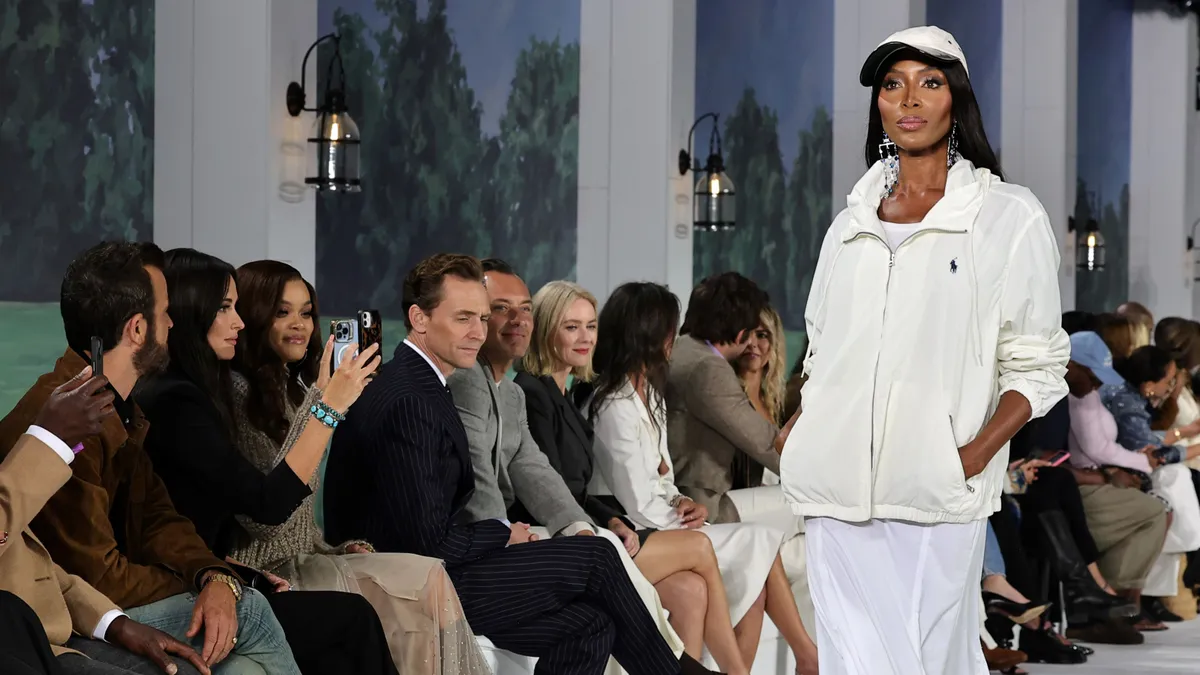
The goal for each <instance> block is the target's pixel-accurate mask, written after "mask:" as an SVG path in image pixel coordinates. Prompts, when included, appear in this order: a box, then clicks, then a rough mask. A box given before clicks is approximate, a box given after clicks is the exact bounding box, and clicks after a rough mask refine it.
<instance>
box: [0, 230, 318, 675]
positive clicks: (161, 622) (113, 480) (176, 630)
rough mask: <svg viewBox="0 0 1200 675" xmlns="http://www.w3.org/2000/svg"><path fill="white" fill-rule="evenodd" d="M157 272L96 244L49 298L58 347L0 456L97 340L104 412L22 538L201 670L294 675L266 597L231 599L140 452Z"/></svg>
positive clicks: (116, 247) (232, 590) (231, 591)
mask: <svg viewBox="0 0 1200 675" xmlns="http://www.w3.org/2000/svg"><path fill="white" fill-rule="evenodd" d="M162 269H163V255H162V251H161V250H159V249H158V247H156V246H154V245H153V244H146V243H126V242H121V243H107V242H106V243H102V244H99V245H97V246H95V247H93V248H91V249H89V250H88V251H86V252H85V253H83V254H82V255H81V256H80V257H79V258H77V259H76V260H75V261H74V262H72V263H71V265H70V267H68V269H67V273H66V276H65V278H64V280H63V285H62V294H61V300H60V306H61V311H62V315H63V327H64V329H65V331H66V335H67V343H68V345H69V346H68V348H67V350H66V352H65V353H64V354H63V355H62V357H61V358H59V359H58V362H57V363H56V364H55V367H54V370H53V372H50V373H47V374H46V375H43V376H42V377H40V378H39V379H38V381H37V382H36V383H35V384H34V386H33V388H32V389H30V390H29V392H28V393H26V394H25V396H24V397H23V398H22V399H21V401H20V402H19V403H17V406H16V407H15V408H13V410H12V412H10V413H9V414H8V415H7V416H6V417H5V418H4V419H3V420H0V453H7V452H8V451H9V449H11V448H13V446H14V445H16V441H17V439H18V438H19V437H20V436H21V435H22V434H24V433H25V431H26V429H28V428H29V426H30V425H31V424H32V423H33V421H34V418H35V417H36V416H37V414H38V411H39V410H40V409H41V408H42V406H43V405H44V404H45V403H46V401H47V399H48V398H49V397H50V395H51V393H52V392H53V391H54V389H55V388H56V387H58V386H59V385H61V384H63V383H64V382H67V381H68V380H70V379H71V378H72V377H73V376H75V375H76V374H77V373H79V372H80V371H81V370H83V369H84V368H85V367H86V366H87V365H88V362H87V361H86V360H85V355H88V356H89V358H90V354H89V353H88V352H89V350H90V347H91V338H92V336H98V337H100V338H101V339H102V340H103V347H104V350H105V351H104V356H103V367H104V373H103V374H104V375H105V376H106V377H107V379H108V381H109V384H110V389H109V390H110V391H111V393H112V394H113V408H114V411H113V412H111V413H110V414H108V415H106V416H105V418H104V419H103V422H102V425H101V429H100V433H99V434H97V435H93V436H90V437H88V438H86V439H85V440H83V442H82V443H81V445H82V448H80V449H79V452H77V454H76V457H75V460H74V462H73V463H72V464H71V470H72V476H71V477H70V479H69V480H67V482H66V485H65V486H63V488H62V489H60V490H59V491H58V492H57V493H55V494H54V495H53V496H52V497H50V499H49V500H48V501H47V503H46V506H45V507H44V508H43V509H42V510H41V512H40V513H39V514H38V515H37V516H36V517H35V518H34V519H33V521H32V525H31V529H32V530H33V532H34V533H35V534H36V535H37V537H38V538H39V539H40V540H41V541H42V542H43V543H44V544H45V547H46V549H47V550H48V551H49V553H50V554H51V555H52V556H53V558H54V560H55V562H57V563H58V564H59V565H61V566H62V567H63V568H64V569H65V570H67V571H68V572H70V573H72V574H76V575H78V576H79V577H81V578H83V579H84V580H85V581H87V582H88V583H89V584H91V585H92V586H94V587H95V588H96V589H97V590H99V591H100V592H101V593H103V594H104V595H106V596H108V598H109V599H111V600H112V601H113V602H115V603H116V604H117V605H118V606H120V607H122V608H124V609H125V611H126V613H127V614H128V615H129V617H130V618H132V619H134V620H135V621H139V622H142V623H148V624H151V625H154V626H157V627H159V628H161V629H162V630H163V631H164V632H166V633H168V634H169V635H171V636H173V637H175V638H176V639H179V640H183V641H187V642H193V644H194V645H196V646H197V647H198V651H201V652H202V655H203V658H204V661H205V662H206V663H207V664H208V665H209V666H214V665H216V664H217V663H220V662H222V661H224V660H225V659H226V657H227V656H230V655H231V654H232V655H233V656H230V659H229V660H228V661H227V662H226V663H222V664H221V665H222V667H221V668H217V669H216V672H218V673H223V672H224V673H228V672H255V671H256V670H258V671H259V672H261V669H267V670H269V672H297V673H298V672H299V669H298V668H297V667H296V665H295V661H294V659H293V657H292V655H291V652H290V649H289V648H288V646H287V641H286V639H285V638H284V637H283V630H282V628H281V627H280V626H279V622H278V621H277V620H276V619H275V616H274V614H273V613H272V611H271V609H270V606H269V605H267V603H266V600H265V599H264V598H263V596H261V595H259V594H257V593H254V592H251V591H250V590H248V589H246V590H245V596H244V598H243V590H244V589H243V588H242V587H241V584H240V582H239V580H238V579H237V577H236V576H234V574H233V573H232V571H231V570H230V569H229V567H228V566H227V565H226V564H225V562H224V561H222V560H220V559H218V558H216V557H215V556H214V555H213V553H212V552H211V551H210V550H209V549H208V547H207V546H206V545H205V543H204V541H203V540H202V539H201V538H200V536H199V535H197V534H196V530H195V528H194V527H193V526H192V524H191V522H190V521H188V520H187V519H186V518H184V517H183V516H180V515H179V514H178V513H176V511H175V508H174V506H172V504H171V500H170V498H169V497H168V496H167V491H166V490H165V489H164V487H163V484H162V481H161V480H159V478H158V476H157V475H156V474H155V473H154V470H153V468H152V466H151V463H150V459H149V457H148V456H147V455H146V453H145V451H144V450H143V449H142V440H143V439H144V438H145V435H146V429H147V426H146V420H145V418H144V417H143V416H142V414H141V411H140V410H138V408H137V406H136V405H135V404H134V403H133V402H132V401H130V400H129V394H130V392H131V391H132V389H133V387H134V385H135V384H136V383H137V380H138V378H139V377H143V376H147V375H151V374H154V373H156V372H158V371H160V370H161V369H162V368H163V367H164V366H165V365H166V361H167V349H166V339H167V331H168V330H169V329H170V327H171V319H170V318H169V316H168V315H167V287H166V279H165V277H164V276H163V272H162ZM189 591H190V592H194V593H198V595H196V596H192V595H189V594H188V592H189ZM239 619H241V620H240V621H239ZM193 638H195V640H194V641H193ZM247 660H249V661H253V662H254V663H250V664H247V663H245V661H247ZM259 666H261V669H259ZM271 668H274V669H273V670H271Z"/></svg>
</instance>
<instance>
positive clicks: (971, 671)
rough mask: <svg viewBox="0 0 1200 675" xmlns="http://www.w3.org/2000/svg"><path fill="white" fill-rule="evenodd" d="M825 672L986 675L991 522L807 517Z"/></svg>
mask: <svg viewBox="0 0 1200 675" xmlns="http://www.w3.org/2000/svg"><path fill="white" fill-rule="evenodd" d="M805 527H806V530H807V543H808V582H809V588H810V589H811V591H812V596H813V604H814V605H815V606H816V612H817V627H816V630H817V654H818V655H819V659H820V667H821V675H986V673H987V672H988V669H987V663H986V662H985V661H984V658H983V650H982V649H981V647H980V642H979V638H980V634H979V598H980V587H979V579H980V575H981V574H982V571H983V542H984V536H985V533H986V531H987V521H986V520H978V521H975V522H971V523H963V524H958V523H941V524H937V525H919V524H916V523H909V522H903V521H897V520H871V521H867V522H865V523H847V522H842V521H840V520H834V519H832V518H810V519H808V520H807V521H806V523H805Z"/></svg>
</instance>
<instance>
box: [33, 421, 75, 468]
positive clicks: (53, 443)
mask: <svg viewBox="0 0 1200 675" xmlns="http://www.w3.org/2000/svg"><path fill="white" fill-rule="evenodd" d="M25 433H27V434H29V435H30V436H33V437H34V438H36V439H38V440H39V441H41V442H43V443H45V444H46V445H48V446H50V449H51V450H53V451H54V452H55V453H56V454H57V455H58V456H59V457H61V458H62V461H64V462H66V463H67V464H70V463H71V462H73V461H75V453H74V452H73V451H72V450H71V448H69V447H67V444H66V443H63V440H62V439H61V438H59V437H58V436H55V435H54V434H52V433H50V432H49V431H46V430H45V429H43V428H41V427H39V426H37V425H36V424H34V425H30V427H29V428H28V429H26V430H25Z"/></svg>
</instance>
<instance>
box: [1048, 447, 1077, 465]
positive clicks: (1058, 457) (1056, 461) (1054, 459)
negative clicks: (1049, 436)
mask: <svg viewBox="0 0 1200 675" xmlns="http://www.w3.org/2000/svg"><path fill="white" fill-rule="evenodd" d="M1070 458H1071V453H1069V452H1067V451H1066V450H1059V451H1058V452H1056V453H1054V454H1053V455H1051V456H1049V457H1047V458H1046V463H1047V464H1049V465H1050V466H1060V465H1061V464H1062V463H1063V462H1065V461H1067V460H1068V459H1070Z"/></svg>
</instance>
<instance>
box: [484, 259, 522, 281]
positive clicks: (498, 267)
mask: <svg viewBox="0 0 1200 675" xmlns="http://www.w3.org/2000/svg"><path fill="white" fill-rule="evenodd" d="M479 264H480V265H481V266H482V267H483V273H484V274H487V273H488V272H499V273H500V274H507V275H509V276H512V277H515V276H518V274H517V270H516V269H514V268H513V266H512V265H509V264H508V263H507V262H505V261H503V260H501V259H499V258H484V259H483V260H480V261H479Z"/></svg>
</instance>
